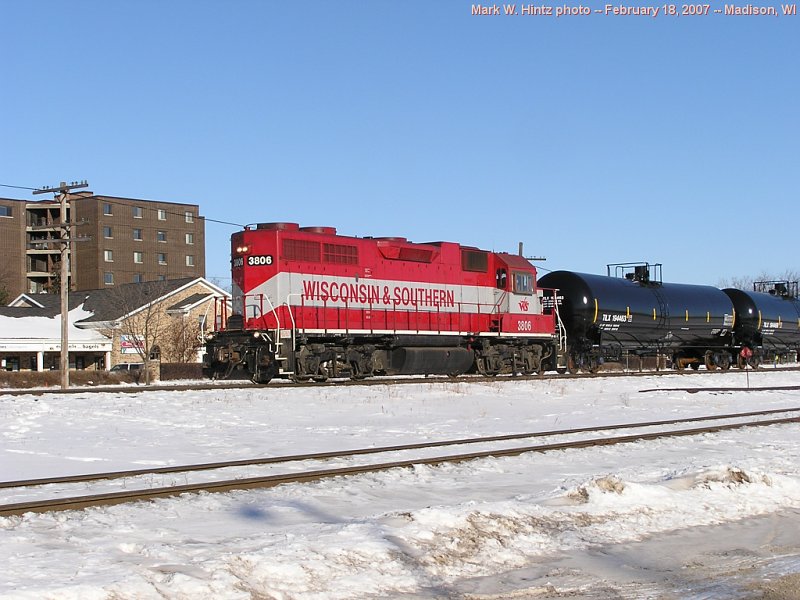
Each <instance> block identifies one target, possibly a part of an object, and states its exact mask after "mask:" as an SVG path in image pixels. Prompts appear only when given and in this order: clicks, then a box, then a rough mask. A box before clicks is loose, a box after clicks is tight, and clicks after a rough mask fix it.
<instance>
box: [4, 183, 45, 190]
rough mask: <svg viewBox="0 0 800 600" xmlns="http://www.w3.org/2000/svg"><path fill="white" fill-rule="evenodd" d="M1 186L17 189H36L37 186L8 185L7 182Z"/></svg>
mask: <svg viewBox="0 0 800 600" xmlns="http://www.w3.org/2000/svg"><path fill="white" fill-rule="evenodd" d="M0 187H7V188H14V189H17V190H36V189H37V188H32V187H24V186H21V185H8V184H7V183H0Z"/></svg>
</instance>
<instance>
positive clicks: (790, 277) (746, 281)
mask: <svg viewBox="0 0 800 600" xmlns="http://www.w3.org/2000/svg"><path fill="white" fill-rule="evenodd" d="M756 281H800V271H797V270H796V269H788V268H787V269H785V270H784V271H783V272H781V273H778V274H777V275H776V274H774V273H768V272H767V271H761V273H759V274H758V275H756V276H752V275H745V276H742V277H730V278H728V279H722V280H720V282H719V283H718V285H717V287H720V288H727V287H731V288H736V289H739V290H752V289H753V284H754V283H755V282H756Z"/></svg>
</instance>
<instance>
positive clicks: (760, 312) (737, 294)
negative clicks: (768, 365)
mask: <svg viewBox="0 0 800 600" xmlns="http://www.w3.org/2000/svg"><path fill="white" fill-rule="evenodd" d="M769 283H771V284H774V286H773V287H772V288H771V289H770V291H769V292H766V291H758V292H756V291H753V292H746V291H743V290H738V289H733V288H727V289H725V290H723V291H724V292H725V294H727V295H728V297H729V298H730V299H731V302H733V306H734V308H735V309H736V324H735V326H734V330H733V332H734V339H733V343H734V344H735V345H736V346H741V347H747V348H749V349H750V350H752V351H754V352H756V356H755V361H758V360H759V358H772V357H775V356H785V355H787V354H788V353H797V351H798V350H800V300H798V298H797V285H796V284H794V285H793V286H791V285H789V283H788V282H769ZM763 289H767V288H763ZM759 354H760V355H761V356H759Z"/></svg>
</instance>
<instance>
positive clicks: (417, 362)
mask: <svg viewBox="0 0 800 600" xmlns="http://www.w3.org/2000/svg"><path fill="white" fill-rule="evenodd" d="M231 257H232V259H231V271H232V279H233V294H232V300H231V306H230V312H228V307H227V305H226V304H225V303H224V302H220V303H219V304H218V307H217V319H216V322H217V323H218V327H217V331H215V332H214V333H213V334H212V335H211V337H210V338H209V339H208V340H207V342H206V354H205V356H204V363H203V371H204V374H205V375H206V376H209V377H212V378H227V377H231V376H238V375H246V376H248V377H250V378H251V379H252V380H253V381H255V382H257V383H266V382H269V381H270V380H271V379H273V378H274V377H280V378H289V379H292V380H295V381H307V380H314V381H324V380H326V379H327V378H328V377H343V376H346V377H350V378H353V379H362V378H365V377H370V376H374V375H414V374H425V375H427V374H446V375H451V376H457V375H460V374H462V373H467V372H477V373H480V374H484V375H496V374H499V373H525V374H529V373H535V372H542V371H544V370H546V369H551V368H558V367H559V366H560V363H559V357H562V362H563V357H564V352H563V349H564V336H563V330H562V329H560V328H559V321H558V318H557V311H554V310H550V311H545V310H544V309H543V305H544V304H545V303H546V302H547V300H546V298H547V297H548V296H549V297H550V300H549V303H550V305H551V306H554V305H555V303H554V299H553V298H552V295H553V293H554V292H553V291H552V290H546V289H542V288H540V287H539V286H538V285H537V282H536V269H535V268H534V266H533V265H531V264H530V262H528V261H527V260H525V259H524V258H522V257H521V256H517V255H514V254H508V253H504V252H491V251H488V250H481V249H479V248H474V247H471V246H462V245H460V244H457V243H453V242H429V243H423V244H419V243H412V242H409V241H408V240H407V239H405V238H402V237H376V238H370V237H364V238H357V237H348V236H341V235H338V234H337V232H336V229H335V228H333V227H300V226H299V225H298V224H297V223H259V224H257V225H255V226H247V227H245V228H244V230H243V231H240V232H237V233H235V234H233V236H232V237H231Z"/></svg>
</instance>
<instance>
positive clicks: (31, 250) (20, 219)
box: [0, 192, 205, 301]
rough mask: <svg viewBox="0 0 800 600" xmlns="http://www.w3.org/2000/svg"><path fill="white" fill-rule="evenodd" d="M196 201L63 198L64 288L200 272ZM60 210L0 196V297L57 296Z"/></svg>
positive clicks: (201, 232)
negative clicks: (66, 234) (69, 227)
mask: <svg viewBox="0 0 800 600" xmlns="http://www.w3.org/2000/svg"><path fill="white" fill-rule="evenodd" d="M199 210H200V209H199V206H198V205H196V204H180V203H176V202H161V201H152V200H139V199H135V198H118V197H114V196H97V195H95V194H93V193H92V192H80V193H74V194H72V195H71V196H70V201H69V204H68V207H67V218H68V220H69V221H70V222H72V223H76V226H75V227H74V228H73V231H72V235H73V236H78V237H87V238H89V239H88V241H82V242H76V243H74V244H72V253H71V260H70V283H71V285H70V288H71V289H72V290H90V289H97V288H103V287H111V286H114V285H119V284H122V283H141V282H143V281H158V280H162V281H163V280H167V279H177V278H182V277H204V276H205V220H204V219H203V218H202V217H201V216H200V213H199ZM60 221H61V208H60V204H59V203H58V202H55V201H53V200H44V201H36V202H29V201H26V200H15V199H10V198H0V252H2V253H3V259H4V260H3V261H2V263H0V295H3V294H5V296H6V301H8V300H9V299H11V298H14V297H16V296H18V295H19V294H22V293H32V294H39V293H47V292H52V293H58V277H59V270H60V260H61V255H60V247H59V244H58V243H53V241H54V240H57V239H58V238H59V229H58V225H59V223H60Z"/></svg>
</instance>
